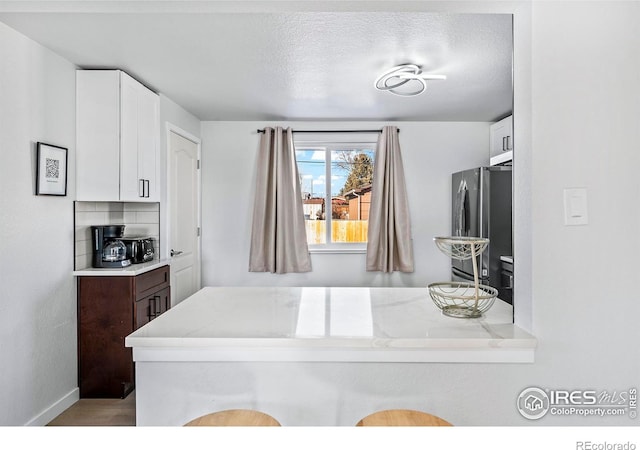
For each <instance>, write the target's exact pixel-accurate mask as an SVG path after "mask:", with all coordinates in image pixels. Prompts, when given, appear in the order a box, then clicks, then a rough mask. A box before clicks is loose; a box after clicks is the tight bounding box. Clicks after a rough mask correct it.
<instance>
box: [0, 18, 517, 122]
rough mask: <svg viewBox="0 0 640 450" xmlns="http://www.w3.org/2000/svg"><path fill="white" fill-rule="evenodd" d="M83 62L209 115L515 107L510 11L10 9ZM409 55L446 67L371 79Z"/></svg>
mask: <svg viewBox="0 0 640 450" xmlns="http://www.w3.org/2000/svg"><path fill="white" fill-rule="evenodd" d="M0 21H2V22H4V23H5V24H7V25H8V26H10V27H12V28H14V29H16V30H17V31H19V32H21V33H23V34H25V35H27V36H29V37H30V38H32V39H34V40H35V41H37V42H40V43H41V44H43V45H44V46H46V47H48V48H50V49H52V50H53V51H55V52H56V53H58V54H60V55H62V56H63V57H64V58H66V59H68V60H69V61H71V62H73V63H74V64H76V65H78V66H80V67H83V68H121V69H123V70H125V71H127V72H128V73H130V74H131V75H132V76H134V77H135V78H138V79H139V80H140V81H142V82H144V83H145V84H147V85H148V86H149V87H151V88H152V89H154V90H156V91H157V92H161V93H163V94H165V95H166V96H167V97H169V98H171V99H172V100H173V101H175V102H176V103H178V104H180V105H181V106H183V107H184V108H185V109H187V110H188V111H190V112H192V113H193V114H195V115H196V116H197V117H199V118H200V119H202V120H415V121H422V120H429V121H493V120H496V119H499V118H501V117H503V116H504V115H506V114H508V113H509V112H510V111H511V105H512V54H513V41H512V17H511V16H510V15H500V14H447V13H426V12H284V13H273V12H261V13H251V12H242V13H233V12H232V13H224V12H223V13H220V12H215V13H207V12H205V13H198V14H195V13H173V12H172V13H150V12H148V11H147V12H145V13H126V14H124V13H111V12H99V13H96V12H84V13H77V12H46V13H43V12H19V13H15V12H5V13H1V14H0ZM402 63H414V64H417V65H419V66H422V68H423V71H425V72H432V73H438V74H444V75H446V76H447V79H446V80H444V81H432V82H430V83H429V87H428V89H427V91H426V92H425V93H423V94H422V95H420V96H417V97H412V98H404V97H398V96H394V95H392V94H390V93H388V92H380V91H377V90H375V89H374V87H373V86H374V81H375V79H376V78H377V77H378V76H379V75H381V74H382V72H384V71H385V70H387V69H389V68H391V67H393V66H395V65H398V64H402Z"/></svg>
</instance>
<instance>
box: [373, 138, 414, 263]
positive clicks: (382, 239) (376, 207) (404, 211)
mask: <svg viewBox="0 0 640 450" xmlns="http://www.w3.org/2000/svg"><path fill="white" fill-rule="evenodd" d="M367 241H368V242H367V271H380V272H393V271H400V272H413V243H412V239H411V220H410V216H409V201H408V199H407V189H406V185H405V178H404V169H403V166H402V156H401V154H400V142H399V139H398V129H397V127H395V126H385V127H384V128H383V129H382V133H381V134H380V137H379V138H378V145H377V147H376V155H375V166H374V169H373V183H372V187H371V209H370V211H369V232H368V236H367Z"/></svg>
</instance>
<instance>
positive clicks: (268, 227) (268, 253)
mask: <svg viewBox="0 0 640 450" xmlns="http://www.w3.org/2000/svg"><path fill="white" fill-rule="evenodd" d="M258 152H259V153H258V163H257V166H258V167H257V174H256V193H255V200H254V206H253V221H252V227H251V250H250V256H249V271H250V272H271V273H289V272H309V271H311V256H310V255H309V248H308V246H307V235H306V231H305V223H304V212H303V208H302V194H301V191H300V182H299V178H298V166H297V164H296V154H295V148H294V146H293V133H292V131H291V129H290V128H286V129H284V128H282V127H276V128H268V127H267V128H265V129H264V133H263V134H262V137H261V138H260V148H259V150H258Z"/></svg>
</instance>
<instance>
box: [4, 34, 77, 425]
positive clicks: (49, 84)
mask: <svg viewBox="0 0 640 450" xmlns="http://www.w3.org/2000/svg"><path fill="white" fill-rule="evenodd" d="M0 61H2V65H1V69H0V105H1V107H0V137H1V139H0V146H1V147H0V154H1V156H2V164H0V183H1V189H0V202H1V203H0V211H1V212H0V238H1V239H2V240H1V242H0V278H1V281H0V285H1V286H2V288H1V289H0V292H1V294H0V295H1V300H0V405H2V407H0V424H2V425H24V424H27V423H35V424H42V423H46V422H47V421H48V420H49V419H51V418H52V417H51V414H55V413H54V412H53V411H56V412H57V413H59V412H61V411H62V410H63V409H64V407H65V406H68V404H70V402H72V401H73V400H74V398H77V386H78V383H77V360H76V287H75V280H74V279H73V277H72V276H71V272H72V271H73V199H74V197H75V66H74V65H72V64H71V63H69V62H68V61H66V60H63V59H62V58H60V57H59V56H57V55H55V54H54V53H52V52H51V51H49V50H46V49H45V48H43V47H41V46H40V45H38V44H36V43H35V42H33V41H31V40H29V39H27V38H26V37H24V36H22V35H21V34H18V33H16V32H15V31H14V30H12V29H10V28H8V27H7V26H5V25H4V24H1V23H0ZM37 141H43V142H47V143H50V144H54V145H59V146H62V147H66V148H68V149H69V154H68V156H69V167H68V185H67V196H66V197H52V196H36V195H35V143H36V142H37ZM50 407H52V408H53V409H52V410H51V411H47V409H48V408H50Z"/></svg>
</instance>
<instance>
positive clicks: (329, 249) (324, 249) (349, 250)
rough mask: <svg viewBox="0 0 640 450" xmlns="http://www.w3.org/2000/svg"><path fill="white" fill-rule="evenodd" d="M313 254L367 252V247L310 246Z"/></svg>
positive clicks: (310, 251) (363, 253)
mask: <svg viewBox="0 0 640 450" xmlns="http://www.w3.org/2000/svg"><path fill="white" fill-rule="evenodd" d="M309 253H312V254H320V255H322V254H362V255H365V254H366V253H367V249H366V247H355V248H354V247H318V248H314V247H309Z"/></svg>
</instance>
